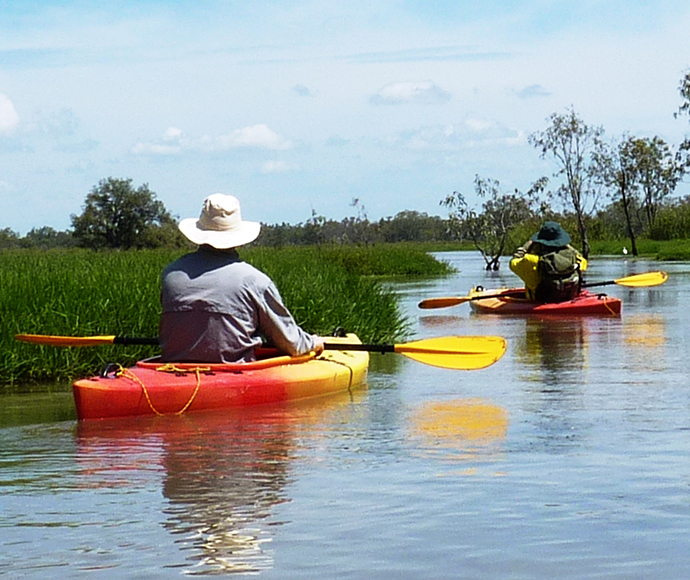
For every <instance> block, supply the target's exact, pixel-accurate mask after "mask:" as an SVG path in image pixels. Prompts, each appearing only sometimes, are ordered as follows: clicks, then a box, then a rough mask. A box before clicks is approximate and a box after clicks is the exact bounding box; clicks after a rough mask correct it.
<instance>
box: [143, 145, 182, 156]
mask: <svg viewBox="0 0 690 580" xmlns="http://www.w3.org/2000/svg"><path fill="white" fill-rule="evenodd" d="M181 152H182V147H180V146H179V145H161V144H156V143H137V144H136V145H135V146H134V147H132V153H134V154H135V155H178V154H179V153H181Z"/></svg>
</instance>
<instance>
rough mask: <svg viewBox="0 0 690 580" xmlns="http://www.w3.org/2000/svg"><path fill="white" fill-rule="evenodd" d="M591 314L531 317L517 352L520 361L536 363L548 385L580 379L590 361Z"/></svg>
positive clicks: (530, 363)
mask: <svg viewBox="0 0 690 580" xmlns="http://www.w3.org/2000/svg"><path fill="white" fill-rule="evenodd" d="M588 323H589V319H588V318H583V317H571V318H555V317H552V318H543V319H542V318H529V319H526V320H525V334H524V339H523V340H519V341H517V344H516V347H515V352H516V355H517V356H518V357H519V358H520V362H521V363H522V364H524V365H526V366H531V367H534V368H535V369H536V370H538V371H539V372H540V374H541V379H542V381H543V383H544V384H545V385H546V386H548V387H553V386H559V385H562V384H564V383H571V382H578V381H580V380H581V372H582V370H583V369H584V368H585V366H586V364H587V354H588V353H587V348H588V345H589V336H588V334H589V333H588V327H587V324H588Z"/></svg>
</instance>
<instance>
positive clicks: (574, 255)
mask: <svg viewBox="0 0 690 580" xmlns="http://www.w3.org/2000/svg"><path fill="white" fill-rule="evenodd" d="M579 258H580V255H579V253H578V251H577V250H576V249H575V248H573V247H571V246H567V247H565V248H561V249H559V250H557V251H555V252H549V253H547V254H544V255H542V256H541V257H540V258H539V266H538V267H539V273H540V274H541V281H540V282H539V286H537V290H536V293H535V297H536V299H537V300H538V301H539V302H564V301H566V300H572V299H573V298H575V296H577V295H578V294H579V293H580V282H581V279H580V259H579Z"/></svg>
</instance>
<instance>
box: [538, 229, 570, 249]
mask: <svg viewBox="0 0 690 580" xmlns="http://www.w3.org/2000/svg"><path fill="white" fill-rule="evenodd" d="M532 241H533V242H539V243H540V244H541V245H543V246H549V247H552V248H560V247H562V246H567V245H568V244H569V243H570V235H569V234H568V233H567V232H563V233H562V234H561V235H560V236H558V237H557V238H555V239H553V240H544V239H542V238H540V237H539V232H537V233H536V234H534V235H533V236H532Z"/></svg>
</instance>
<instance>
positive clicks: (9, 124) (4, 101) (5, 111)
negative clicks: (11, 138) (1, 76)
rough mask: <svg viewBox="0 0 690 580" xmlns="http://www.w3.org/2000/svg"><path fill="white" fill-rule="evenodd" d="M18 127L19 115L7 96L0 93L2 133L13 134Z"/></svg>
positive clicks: (0, 129)
mask: <svg viewBox="0 0 690 580" xmlns="http://www.w3.org/2000/svg"><path fill="white" fill-rule="evenodd" d="M17 125H19V115H18V114H17V111H16V109H15V108H14V105H13V104H12V101H10V99H9V97H8V96H7V95H4V94H2V93H0V133H11V132H12V131H14V129H15V128H16V127H17Z"/></svg>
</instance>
